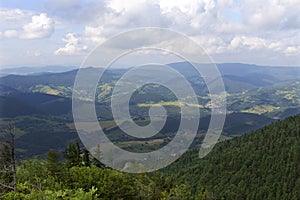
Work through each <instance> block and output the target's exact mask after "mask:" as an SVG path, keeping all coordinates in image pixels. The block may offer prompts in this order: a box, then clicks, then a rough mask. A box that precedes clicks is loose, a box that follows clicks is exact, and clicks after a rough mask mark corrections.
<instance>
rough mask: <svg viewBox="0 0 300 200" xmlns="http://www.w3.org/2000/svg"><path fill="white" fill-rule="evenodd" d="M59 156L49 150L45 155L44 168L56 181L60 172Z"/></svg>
mask: <svg viewBox="0 0 300 200" xmlns="http://www.w3.org/2000/svg"><path fill="white" fill-rule="evenodd" d="M59 158H60V156H59V154H58V153H57V152H56V151H55V150H53V149H50V150H49V151H48V153H47V155H46V168H47V171H48V172H49V173H50V175H51V176H53V177H54V178H56V179H58V177H59V175H60V173H61V171H62V163H61V162H60V161H59Z"/></svg>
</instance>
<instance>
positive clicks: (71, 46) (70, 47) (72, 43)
mask: <svg viewBox="0 0 300 200" xmlns="http://www.w3.org/2000/svg"><path fill="white" fill-rule="evenodd" d="M63 41H65V42H66V43H67V44H66V45H65V46H64V47H62V48H59V49H57V50H56V51H55V52H54V54H55V55H74V54H80V53H82V51H84V50H86V48H87V47H86V46H83V47H80V38H78V36H77V35H75V34H73V33H68V34H66V35H65V37H64V39H63Z"/></svg>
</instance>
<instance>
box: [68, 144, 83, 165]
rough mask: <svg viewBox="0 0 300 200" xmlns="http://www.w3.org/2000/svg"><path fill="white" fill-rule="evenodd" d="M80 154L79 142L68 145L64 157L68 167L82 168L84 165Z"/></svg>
mask: <svg viewBox="0 0 300 200" xmlns="http://www.w3.org/2000/svg"><path fill="white" fill-rule="evenodd" d="M80 154H81V152H80V146H79V143H78V142H72V143H71V144H69V145H68V147H67V148H66V150H65V151H64V157H65V159H66V160H67V166H68V167H69V168H70V167H73V166H81V165H82V157H81V155H80Z"/></svg>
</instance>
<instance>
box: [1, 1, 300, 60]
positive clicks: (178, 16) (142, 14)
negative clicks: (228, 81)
mask: <svg viewBox="0 0 300 200" xmlns="http://www.w3.org/2000/svg"><path fill="white" fill-rule="evenodd" d="M298 13H300V1H298V0H281V1H275V0H266V1H260V0H241V1H236V0H218V1H215V0H189V1H171V0H154V1H146V0H131V1H123V0H107V1H83V0H74V1H70V0H62V1H58V0H48V1H47V2H46V3H45V10H43V12H40V13H39V12H36V11H35V12H31V11H26V10H22V9H7V8H6V9H5V8H3V9H1V10H0V17H3V18H2V20H1V21H2V22H1V25H2V27H7V28H4V29H3V28H2V30H1V32H0V37H1V38H2V39H6V40H7V39H9V38H19V39H20V40H27V39H43V38H49V37H52V38H53V40H55V45H54V44H52V46H53V48H54V49H52V50H50V49H49V51H52V52H51V53H52V55H53V57H60V59H63V58H62V57H63V56H65V55H68V56H72V55H73V56H77V57H78V56H84V55H86V54H87V53H88V52H89V51H90V50H91V49H93V48H94V47H95V46H96V45H97V44H99V43H101V42H103V41H105V40H106V39H108V38H110V37H112V36H113V35H115V34H118V33H120V32H123V31H127V30H130V29H133V28H140V27H152V26H154V27H162V28H168V29H172V30H175V31H179V32H181V33H183V34H186V35H188V36H190V37H191V38H192V39H194V40H195V41H196V42H198V43H199V44H200V45H201V46H202V47H203V48H204V49H205V50H206V52H207V53H208V54H209V55H211V56H212V57H213V58H214V59H215V60H216V61H217V62H218V61H219V62H236V61H241V62H251V60H252V62H253V61H254V60H256V61H257V62H259V63H260V64H261V63H266V64H272V63H274V64H278V63H279V61H281V62H282V63H284V62H285V61H286V60H289V62H290V63H288V64H291V65H297V64H298V65H299V56H300V38H299V37H300V36H299V32H300V15H299V14H298ZM12 21H15V22H16V23H15V27H14V26H13V23H12ZM55 31H57V34H56V33H55ZM145 39H147V38H145ZM52 42H53V41H52ZM124 42H126V41H124ZM262 55H265V56H266V57H265V58H263V57H262ZM247 56H248V57H247ZM253 58H256V59H253Z"/></svg>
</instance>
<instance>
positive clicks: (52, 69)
mask: <svg viewBox="0 0 300 200" xmlns="http://www.w3.org/2000/svg"><path fill="white" fill-rule="evenodd" d="M77 68H78V67H75V66H40V67H39V66H37V67H14V68H4V69H0V77H1V76H7V75H11V74H14V75H29V74H46V73H59V72H66V71H70V70H74V69H77Z"/></svg>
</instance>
